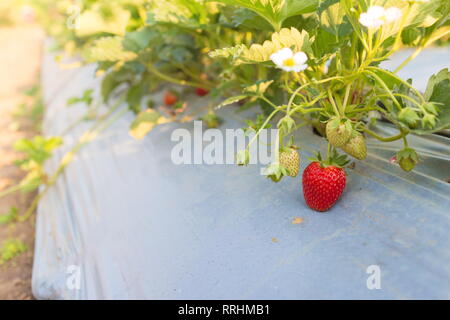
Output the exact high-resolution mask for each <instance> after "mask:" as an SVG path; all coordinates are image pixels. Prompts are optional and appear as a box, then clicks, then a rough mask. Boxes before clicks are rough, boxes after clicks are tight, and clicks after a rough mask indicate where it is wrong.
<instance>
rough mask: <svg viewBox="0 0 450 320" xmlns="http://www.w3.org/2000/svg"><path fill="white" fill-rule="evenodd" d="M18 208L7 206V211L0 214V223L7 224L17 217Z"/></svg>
mask: <svg viewBox="0 0 450 320" xmlns="http://www.w3.org/2000/svg"><path fill="white" fill-rule="evenodd" d="M17 216H18V210H17V208H16V207H11V208H9V211H8V212H7V213H4V214H1V215H0V225H4V224H8V223H11V222H13V221H15V220H16V219H17Z"/></svg>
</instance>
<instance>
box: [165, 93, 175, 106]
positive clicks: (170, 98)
mask: <svg viewBox="0 0 450 320" xmlns="http://www.w3.org/2000/svg"><path fill="white" fill-rule="evenodd" d="M177 101H178V97H177V96H176V95H175V94H173V93H172V92H170V91H167V92H166V93H165V95H164V104H166V105H167V106H171V105H173V104H175V103H176V102H177Z"/></svg>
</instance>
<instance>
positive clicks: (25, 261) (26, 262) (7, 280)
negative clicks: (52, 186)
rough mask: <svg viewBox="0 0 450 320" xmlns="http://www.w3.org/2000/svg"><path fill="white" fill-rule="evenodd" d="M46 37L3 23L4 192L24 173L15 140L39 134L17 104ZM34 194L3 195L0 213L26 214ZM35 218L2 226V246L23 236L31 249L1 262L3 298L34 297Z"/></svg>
mask: <svg viewBox="0 0 450 320" xmlns="http://www.w3.org/2000/svg"><path fill="white" fill-rule="evenodd" d="M43 39H44V34H43V32H42V30H40V29H39V28H38V27H35V26H33V25H22V26H14V27H2V28H0V48H1V50H0V191H2V190H5V189H6V188H8V186H11V185H14V184H15V183H16V182H17V181H19V180H20V179H21V178H22V177H23V175H24V174H23V172H21V171H20V170H19V169H18V168H17V167H16V166H15V165H14V163H13V162H14V160H16V159H18V158H19V157H20V155H19V154H18V153H17V152H15V151H14V150H13V148H12V145H13V143H14V142H15V141H16V140H17V139H20V138H23V137H32V136H33V135H35V134H36V130H37V129H36V125H35V123H33V122H32V121H31V120H27V119H24V118H21V119H19V120H18V119H17V116H13V114H14V112H15V111H17V106H18V105H19V104H20V103H22V102H24V99H27V97H26V96H25V95H24V94H23V92H24V90H25V89H27V88H30V87H31V86H32V85H34V84H36V83H37V82H38V81H39V69H40V62H41V54H42V42H43ZM28 99H31V98H29V97H28ZM33 196H34V195H33V194H25V195H24V194H21V193H15V194H12V195H9V196H7V197H4V198H1V199H0V214H3V213H6V212H8V210H9V208H11V207H12V206H15V207H17V209H18V213H19V214H23V212H24V211H25V209H26V208H27V207H28V206H29V205H30V202H31V200H32V199H33ZM34 218H35V217H34V216H32V217H31V218H30V219H28V220H27V221H25V222H22V223H14V224H12V225H6V226H5V225H2V226H0V246H1V245H2V244H3V242H4V241H5V240H7V239H10V238H14V239H20V240H21V241H23V242H24V243H25V244H26V245H27V248H28V249H27V250H26V251H25V252H24V253H22V254H20V255H19V256H17V257H15V258H13V259H12V260H10V261H8V262H6V263H4V264H1V265H0V300H4V299H33V296H32V294H31V271H32V265H33V251H34V223H35V219H34Z"/></svg>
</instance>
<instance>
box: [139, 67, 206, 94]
mask: <svg viewBox="0 0 450 320" xmlns="http://www.w3.org/2000/svg"><path fill="white" fill-rule="evenodd" d="M147 69H148V70H149V71H150V72H151V73H153V74H154V75H156V76H157V77H159V78H161V79H162V80H165V81H168V82H171V83H174V84H178V85H180V86H189V87H194V88H204V89H208V90H211V89H212V86H211V85H209V84H206V83H200V82H194V81H187V80H181V79H175V78H172V77H170V76H168V75H166V74H164V73H162V72H160V71H159V70H158V69H156V68H155V67H153V66H152V65H150V64H147Z"/></svg>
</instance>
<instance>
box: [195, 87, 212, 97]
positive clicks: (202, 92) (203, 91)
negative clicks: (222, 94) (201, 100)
mask: <svg viewBox="0 0 450 320" xmlns="http://www.w3.org/2000/svg"><path fill="white" fill-rule="evenodd" d="M195 93H196V94H197V95H198V96H200V97H203V96H206V95H207V94H208V93H209V91H208V90H206V89H203V88H196V89H195Z"/></svg>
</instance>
